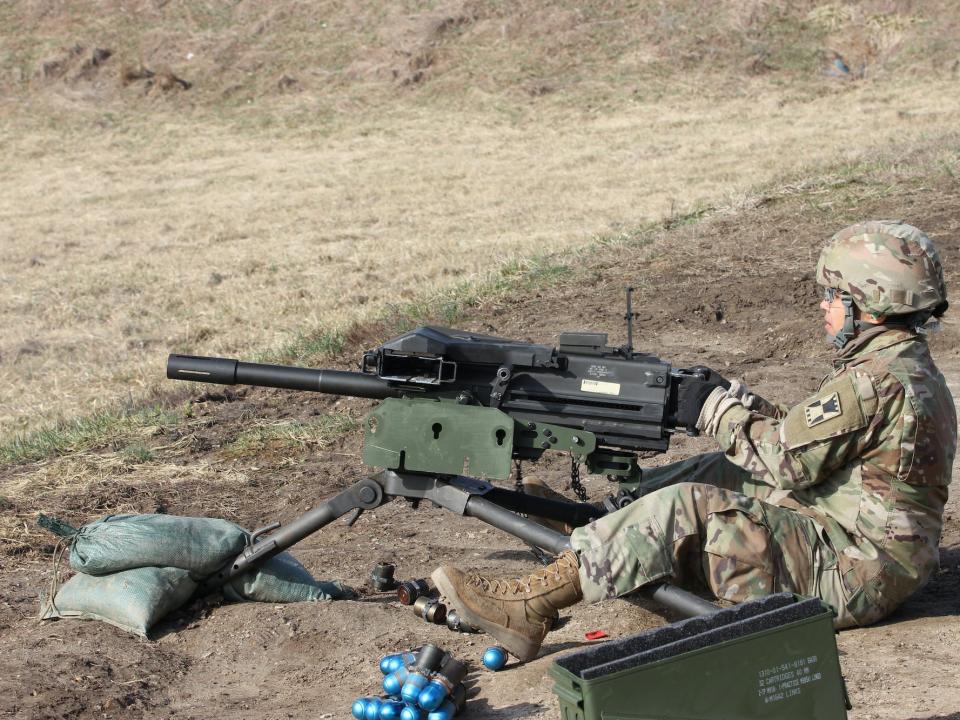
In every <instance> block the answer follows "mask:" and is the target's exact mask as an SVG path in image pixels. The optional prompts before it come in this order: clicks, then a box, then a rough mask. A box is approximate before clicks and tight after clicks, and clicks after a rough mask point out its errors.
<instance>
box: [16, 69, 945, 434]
mask: <svg viewBox="0 0 960 720" xmlns="http://www.w3.org/2000/svg"><path fill="white" fill-rule="evenodd" d="M954 89H955V88H953V87H952V86H950V85H948V84H943V83H939V82H937V81H930V82H928V83H916V82H914V83H910V84H909V85H907V84H904V85H899V86H890V85H872V84H870V85H863V86H858V87H855V88H852V89H850V90H848V91H846V92H836V93H829V94H827V95H825V96H823V97H821V98H818V99H816V100H812V101H809V102H805V103H789V102H787V103H786V104H782V101H783V100H784V99H785V97H784V95H783V94H782V93H780V92H778V91H776V90H774V89H772V88H771V89H767V91H766V92H762V91H758V92H757V93H756V94H754V95H751V96H750V97H744V98H735V99H730V100H727V101H725V102H719V101H715V100H714V101H710V102H702V101H698V100H696V99H694V100H689V101H682V100H679V99H678V100H674V101H672V102H671V103H670V104H669V105H666V104H663V103H650V104H637V105H636V106H635V107H634V108H632V109H631V110H630V111H629V112H626V111H625V112H622V113H615V114H608V115H604V116H601V117H598V118H592V119H591V118H583V117H582V116H580V115H579V114H577V115H572V114H569V113H566V112H564V111H562V110H559V109H553V110H551V111H549V112H546V113H544V114H541V115H538V116H536V117H533V116H530V117H527V118H525V119H524V120H523V121H522V122H517V123H513V122H510V121H505V120H504V119H502V118H501V117H499V116H498V115H497V114H487V115H481V114H473V115H463V114H459V113H457V112H447V113H443V114H441V113H439V112H437V111H430V112H416V111H405V112H403V113H398V114H397V116H395V117H390V118H369V119H365V120H363V121H361V122H358V123H357V124H356V125H354V126H351V127H348V128H342V129H339V130H337V131H335V132H333V133H331V134H330V135H329V136H328V137H326V138H323V139H318V138H315V137H311V135H310V133H308V132H305V131H292V132H288V133H282V134H279V133H273V132H270V131H258V130H257V129H256V128H246V129H244V130H242V131H240V130H237V129H236V128H234V127H231V125H230V124H227V123H216V122H214V121H212V120H211V121H209V122H207V123H205V124H204V125H202V126H201V127H196V126H195V125H193V124H192V122H187V121H182V120H178V119H177V118H175V117H170V116H166V117H164V121H163V122H162V123H158V122H152V121H150V120H148V119H145V118H136V117H131V118H128V119H127V120H126V121H125V122H124V124H123V126H122V127H114V128H110V129H104V130H100V129H96V130H95V129H88V130H87V132H85V133H84V134H83V136H82V139H80V140H79V141H78V140H77V139H73V140H71V137H70V133H67V132H64V130H63V129H62V128H52V129H44V128H38V127H36V126H35V125H34V126H32V127H31V126H30V125H29V124H28V123H22V124H18V121H17V120H11V119H8V120H7V122H6V127H5V130H6V132H5V133H4V135H5V137H6V138H7V140H6V142H5V143H4V147H3V157H4V160H3V162H2V165H0V227H2V228H3V229H2V231H0V232H2V233H3V240H2V244H3V249H4V269H3V276H2V280H3V282H2V284H0V323H2V326H3V327H4V329H5V331H4V333H3V336H2V339H0V358H2V364H0V383H2V384H3V386H4V387H5V388H6V392H5V393H4V394H3V397H2V400H0V430H3V431H7V432H9V431H11V430H15V429H25V428H32V427H36V426H37V424H38V423H41V422H44V421H50V420H53V419H56V418H58V417H69V416H72V415H75V414H78V413H89V412H91V411H93V410H95V409H97V408H99V407H102V405H103V404H104V403H105V402H106V403H112V402H114V401H115V399H116V398H117V397H118V396H119V397H123V396H126V395H127V394H128V393H133V394H134V395H135V396H140V395H142V394H143V393H145V392H148V391H150V390H153V389H154V388H156V387H157V386H158V385H160V384H162V383H163V382H164V381H163V379H162V378H163V363H164V361H165V358H166V353H167V352H171V351H176V352H179V351H190V352H196V353H242V354H247V355H249V353H250V348H265V347H274V346H279V345H282V344H284V343H286V342H288V341H289V340H290V339H291V338H292V337H294V335H295V334H296V333H297V331H298V330H302V329H303V328H317V327H335V326H338V325H342V324H344V323H345V322H346V321H349V320H350V319H353V318H355V317H356V316H358V315H363V314H365V313H371V312H376V311H378V310H380V309H382V308H383V307H384V306H386V305H389V304H391V303H398V302H402V301H405V300H408V299H410V298H411V297H413V296H414V294H416V293H417V292H418V291H419V290H422V289H423V288H431V287H435V286H437V285H442V284H446V283H450V282H451V281H456V280H457V279H460V278H463V277H464V276H469V275H472V274H474V273H477V272H478V271H482V270H484V269H487V268H490V267H491V266H492V265H495V264H496V263H499V262H503V261H504V260H505V259H506V258H509V257H510V256H512V255H515V254H518V253H519V254H526V253H536V252H543V251H545V250H552V249H561V248H564V247H570V246H572V245H576V244H578V243H583V242H585V241H586V240H588V239H589V238H590V237H592V236H595V235H603V234H609V233H616V232H618V231H620V230H622V229H624V228H631V227H633V226H635V225H638V224H641V223H643V222H645V221H648V220H650V219H654V218H658V217H662V216H665V215H669V214H671V213H677V212H680V211H682V210H685V209H687V208H689V207H690V206H691V205H692V204H694V203H695V202H697V201H700V200H703V199H713V200H718V199H723V198H724V197H726V196H728V195H730V194H733V193H736V192H737V191H738V190H740V189H743V188H745V187H748V186H750V185H753V184H756V183H760V182H763V181H766V180H768V179H770V178H772V177H775V176H777V175H779V174H782V173H789V172H792V171H795V170H797V169H798V168H800V167H803V166H805V165H813V164H817V163H823V162H827V161H830V160H834V159H837V158H854V157H857V156H858V155H859V154H861V153H863V152H865V151H868V150H870V149H872V148H875V147H878V146H880V147H882V146H885V145H888V144H890V143H892V142H895V141H896V142H902V141H904V140H908V139H910V138H917V137H921V136H923V135H926V134H931V133H937V132H938V131H940V130H941V129H942V128H944V127H945V126H947V125H948V124H949V123H950V122H951V118H953V117H956V116H957V112H958V110H960V107H958V106H960V95H958V94H957V93H955V92H953V90H954ZM851 117H855V118H857V120H856V122H851V121H850V118H851Z"/></svg>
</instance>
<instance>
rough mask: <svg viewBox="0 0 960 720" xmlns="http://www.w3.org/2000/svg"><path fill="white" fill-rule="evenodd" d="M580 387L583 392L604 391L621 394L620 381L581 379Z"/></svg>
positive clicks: (606, 393) (608, 393) (605, 392)
mask: <svg viewBox="0 0 960 720" xmlns="http://www.w3.org/2000/svg"><path fill="white" fill-rule="evenodd" d="M580 389H581V390H582V391H583V392H592V393H603V394H604V395H619V394H620V383H612V382H601V381H600V380H581V381H580Z"/></svg>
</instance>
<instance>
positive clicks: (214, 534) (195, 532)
mask: <svg viewBox="0 0 960 720" xmlns="http://www.w3.org/2000/svg"><path fill="white" fill-rule="evenodd" d="M247 537H248V535H247V533H246V531H245V530H244V529H243V528H241V527H240V526H238V525H234V524H233V523H232V522H229V521H227V520H219V519H216V518H200V517H179V516H177V515H159V514H157V515H108V516H107V517H105V518H103V519H102V520H97V521H96V522H92V523H88V524H86V525H84V526H83V527H81V528H80V529H79V530H78V531H77V533H76V534H75V535H74V536H73V538H72V544H71V546H70V567H72V568H73V569H74V570H76V571H78V572H82V573H86V574H87V575H106V574H108V573H115V572H119V571H121V570H128V569H130V568H137V567H175V568H181V569H183V570H189V571H190V572H191V573H192V574H193V577H194V579H197V580H200V579H203V578H205V577H207V576H209V575H212V574H213V573H214V572H216V571H217V570H218V569H219V568H220V567H221V566H222V565H223V564H224V563H225V562H227V561H228V560H230V559H232V558H234V557H236V556H237V555H238V554H239V553H240V552H241V551H242V550H243V548H244V547H245V546H246V543H247Z"/></svg>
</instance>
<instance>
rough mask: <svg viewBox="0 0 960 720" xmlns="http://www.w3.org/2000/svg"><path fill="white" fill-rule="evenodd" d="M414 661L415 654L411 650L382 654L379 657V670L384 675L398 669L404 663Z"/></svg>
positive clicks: (415, 659)
mask: <svg viewBox="0 0 960 720" xmlns="http://www.w3.org/2000/svg"><path fill="white" fill-rule="evenodd" d="M416 661H417V655H416V653H412V652H405V653H396V654H394V655H384V656H383V657H382V658H380V672H382V673H383V674H384V675H389V674H390V673H392V672H395V671H397V670H399V669H400V668H402V667H403V666H404V665H410V664H411V663H415V662H416Z"/></svg>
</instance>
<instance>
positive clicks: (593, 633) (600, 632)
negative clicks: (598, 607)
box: [583, 630, 610, 640]
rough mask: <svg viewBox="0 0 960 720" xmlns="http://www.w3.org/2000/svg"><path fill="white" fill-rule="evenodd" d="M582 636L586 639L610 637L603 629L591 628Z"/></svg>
mask: <svg viewBox="0 0 960 720" xmlns="http://www.w3.org/2000/svg"><path fill="white" fill-rule="evenodd" d="M583 636H584V637H585V638H586V639H587V640H601V639H603V638H605V637H610V636H609V635H607V634H606V633H605V632H604V631H603V630H591V631H590V632H587V633H584V634H583Z"/></svg>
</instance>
